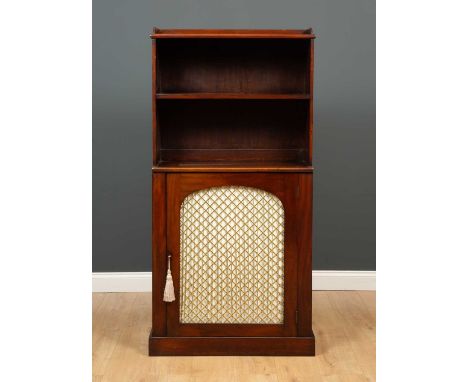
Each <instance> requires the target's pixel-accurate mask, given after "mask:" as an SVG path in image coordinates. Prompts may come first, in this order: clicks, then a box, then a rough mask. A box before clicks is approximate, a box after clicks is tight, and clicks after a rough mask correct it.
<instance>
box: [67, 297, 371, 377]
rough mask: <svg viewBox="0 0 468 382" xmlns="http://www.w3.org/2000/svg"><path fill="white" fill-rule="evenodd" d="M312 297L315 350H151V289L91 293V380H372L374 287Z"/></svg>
mask: <svg viewBox="0 0 468 382" xmlns="http://www.w3.org/2000/svg"><path fill="white" fill-rule="evenodd" d="M312 301H313V304H312V306H313V326H314V331H315V334H316V335H317V337H318V340H317V342H316V351H315V353H316V356H315V357H282V356H269V357H260V356H256V357H253V356H248V357H242V356H239V357H222V356H216V357H208V356H202V357H193V356H187V357H148V334H149V332H150V328H151V293H93V306H92V315H93V329H92V331H93V335H92V352H93V360H92V362H93V364H92V369H93V370H92V378H93V381H95V382H129V381H142V382H149V381H151V382H168V381H178V382H209V381H213V382H214V381H216V382H218V381H229V382H265V381H274V382H291V381H297V382H306V381H316V382H326V381H337V382H340V381H356V382H358V381H375V369H376V363H375V340H376V335H375V292H371V291H313V293H312ZM65 379H66V378H65Z"/></svg>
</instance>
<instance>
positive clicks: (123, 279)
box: [93, 271, 375, 292]
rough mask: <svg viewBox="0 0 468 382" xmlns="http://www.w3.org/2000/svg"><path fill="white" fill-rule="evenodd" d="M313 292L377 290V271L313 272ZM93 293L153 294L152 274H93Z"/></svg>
mask: <svg viewBox="0 0 468 382" xmlns="http://www.w3.org/2000/svg"><path fill="white" fill-rule="evenodd" d="M312 287H313V290H375V271H313V272H312ZM93 292H151V272H93Z"/></svg>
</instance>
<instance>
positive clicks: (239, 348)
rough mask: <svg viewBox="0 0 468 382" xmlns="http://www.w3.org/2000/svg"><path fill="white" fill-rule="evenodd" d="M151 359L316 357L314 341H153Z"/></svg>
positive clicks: (311, 338)
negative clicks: (189, 356) (250, 356)
mask: <svg viewBox="0 0 468 382" xmlns="http://www.w3.org/2000/svg"><path fill="white" fill-rule="evenodd" d="M149 354H150V355H169V356H170V355H191V356H202V355H226V354H242V355H263V356H266V355H269V356H272V355H278V354H280V355H283V356H285V355H289V356H305V355H314V354H315V338H314V337H302V338H297V337H282V338H278V337H179V338H167V337H153V336H150V341H149Z"/></svg>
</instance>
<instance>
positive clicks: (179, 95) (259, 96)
mask: <svg viewBox="0 0 468 382" xmlns="http://www.w3.org/2000/svg"><path fill="white" fill-rule="evenodd" d="M156 98H157V99H285V100H287V99H310V96H309V94H274V93H157V94H156Z"/></svg>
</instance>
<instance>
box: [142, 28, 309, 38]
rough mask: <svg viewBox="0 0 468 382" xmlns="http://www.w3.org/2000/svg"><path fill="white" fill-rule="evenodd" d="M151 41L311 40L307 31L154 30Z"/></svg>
mask: <svg viewBox="0 0 468 382" xmlns="http://www.w3.org/2000/svg"><path fill="white" fill-rule="evenodd" d="M150 37H151V38H153V39H159V38H294V39H313V38H315V35H314V34H313V33H312V28H309V29H283V30H278V29H158V28H154V30H153V34H151V36H150Z"/></svg>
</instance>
